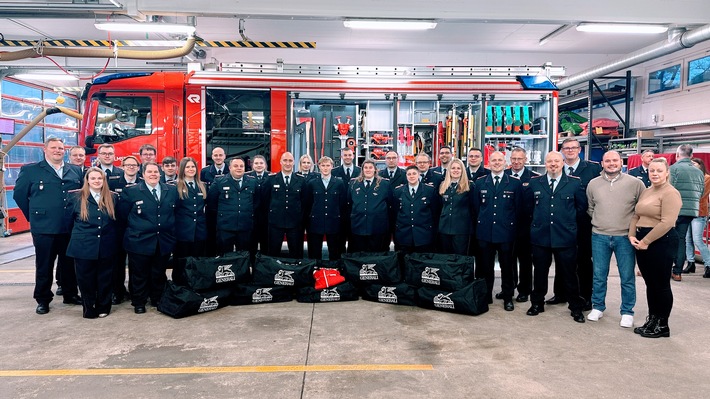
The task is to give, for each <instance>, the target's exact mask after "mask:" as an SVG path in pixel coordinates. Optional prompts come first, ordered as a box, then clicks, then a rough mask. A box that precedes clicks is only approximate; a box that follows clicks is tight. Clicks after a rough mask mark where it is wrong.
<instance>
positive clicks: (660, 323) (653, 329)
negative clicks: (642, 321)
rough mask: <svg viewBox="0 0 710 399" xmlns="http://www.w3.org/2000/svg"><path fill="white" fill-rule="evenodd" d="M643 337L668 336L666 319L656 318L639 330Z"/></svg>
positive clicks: (668, 329)
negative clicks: (646, 326) (642, 329)
mask: <svg viewBox="0 0 710 399" xmlns="http://www.w3.org/2000/svg"><path fill="white" fill-rule="evenodd" d="M641 336H642V337H644V338H661V337H666V338H668V337H670V336H671V330H670V328H668V319H661V318H657V319H655V321H654V322H653V323H652V324H651V325H650V326H649V327H648V328H646V330H644V331H642V332H641Z"/></svg>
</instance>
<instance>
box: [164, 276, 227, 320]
mask: <svg viewBox="0 0 710 399" xmlns="http://www.w3.org/2000/svg"><path fill="white" fill-rule="evenodd" d="M231 294H232V290H231V289H229V288H227V289H219V290H213V291H208V292H204V293H197V292H195V291H192V290H191V289H189V288H187V287H181V286H179V285H176V284H174V283H173V282H172V281H168V282H167V283H166V284H165V290H164V291H163V296H162V297H161V298H160V301H159V302H158V311H159V312H161V313H163V314H166V315H168V316H170V317H172V318H175V319H180V318H183V317H187V316H193V315H196V314H199V313H205V312H210V311H212V310H215V309H218V308H221V307H223V306H226V305H228V304H229V298H230V296H231Z"/></svg>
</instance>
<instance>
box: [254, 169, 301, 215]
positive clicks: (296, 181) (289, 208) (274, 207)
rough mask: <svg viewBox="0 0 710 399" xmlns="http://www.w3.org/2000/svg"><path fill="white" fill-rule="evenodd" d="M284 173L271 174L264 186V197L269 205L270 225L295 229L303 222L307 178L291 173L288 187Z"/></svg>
mask: <svg viewBox="0 0 710 399" xmlns="http://www.w3.org/2000/svg"><path fill="white" fill-rule="evenodd" d="M283 176H284V175H283V173H281V172H279V173H275V174H273V175H270V176H269V177H268V178H267V179H266V182H265V183H264V185H263V186H262V198H263V200H264V201H266V204H267V205H266V206H268V207H269V225H270V226H274V227H276V228H279V229H294V228H299V227H300V226H302V222H303V190H304V188H305V186H306V179H304V178H303V177H301V176H299V175H297V174H296V173H291V178H290V179H289V180H290V182H289V185H288V187H286V183H285V182H284V177H283Z"/></svg>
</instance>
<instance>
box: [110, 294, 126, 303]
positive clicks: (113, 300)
mask: <svg viewBox="0 0 710 399" xmlns="http://www.w3.org/2000/svg"><path fill="white" fill-rule="evenodd" d="M121 303H123V295H114V296H113V297H112V298H111V304H112V305H120V304H121Z"/></svg>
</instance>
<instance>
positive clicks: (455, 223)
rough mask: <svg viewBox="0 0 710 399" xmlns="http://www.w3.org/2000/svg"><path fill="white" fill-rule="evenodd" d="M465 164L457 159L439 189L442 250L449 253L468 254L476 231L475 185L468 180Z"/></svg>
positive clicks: (453, 161)
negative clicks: (472, 236)
mask: <svg viewBox="0 0 710 399" xmlns="http://www.w3.org/2000/svg"><path fill="white" fill-rule="evenodd" d="M464 168H465V167H464V164H463V162H461V160H459V159H453V160H452V161H451V162H450V164H449V168H448V172H447V173H446V177H444V182H443V183H441V186H439V195H440V196H441V204H442V206H441V216H440V217H439V248H441V251H442V252H443V253H445V254H458V255H467V254H468V243H469V240H470V239H471V235H472V234H473V232H474V225H473V221H474V220H476V219H475V207H474V189H475V184H474V183H473V182H469V181H468V176H466V172H465V171H464Z"/></svg>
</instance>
